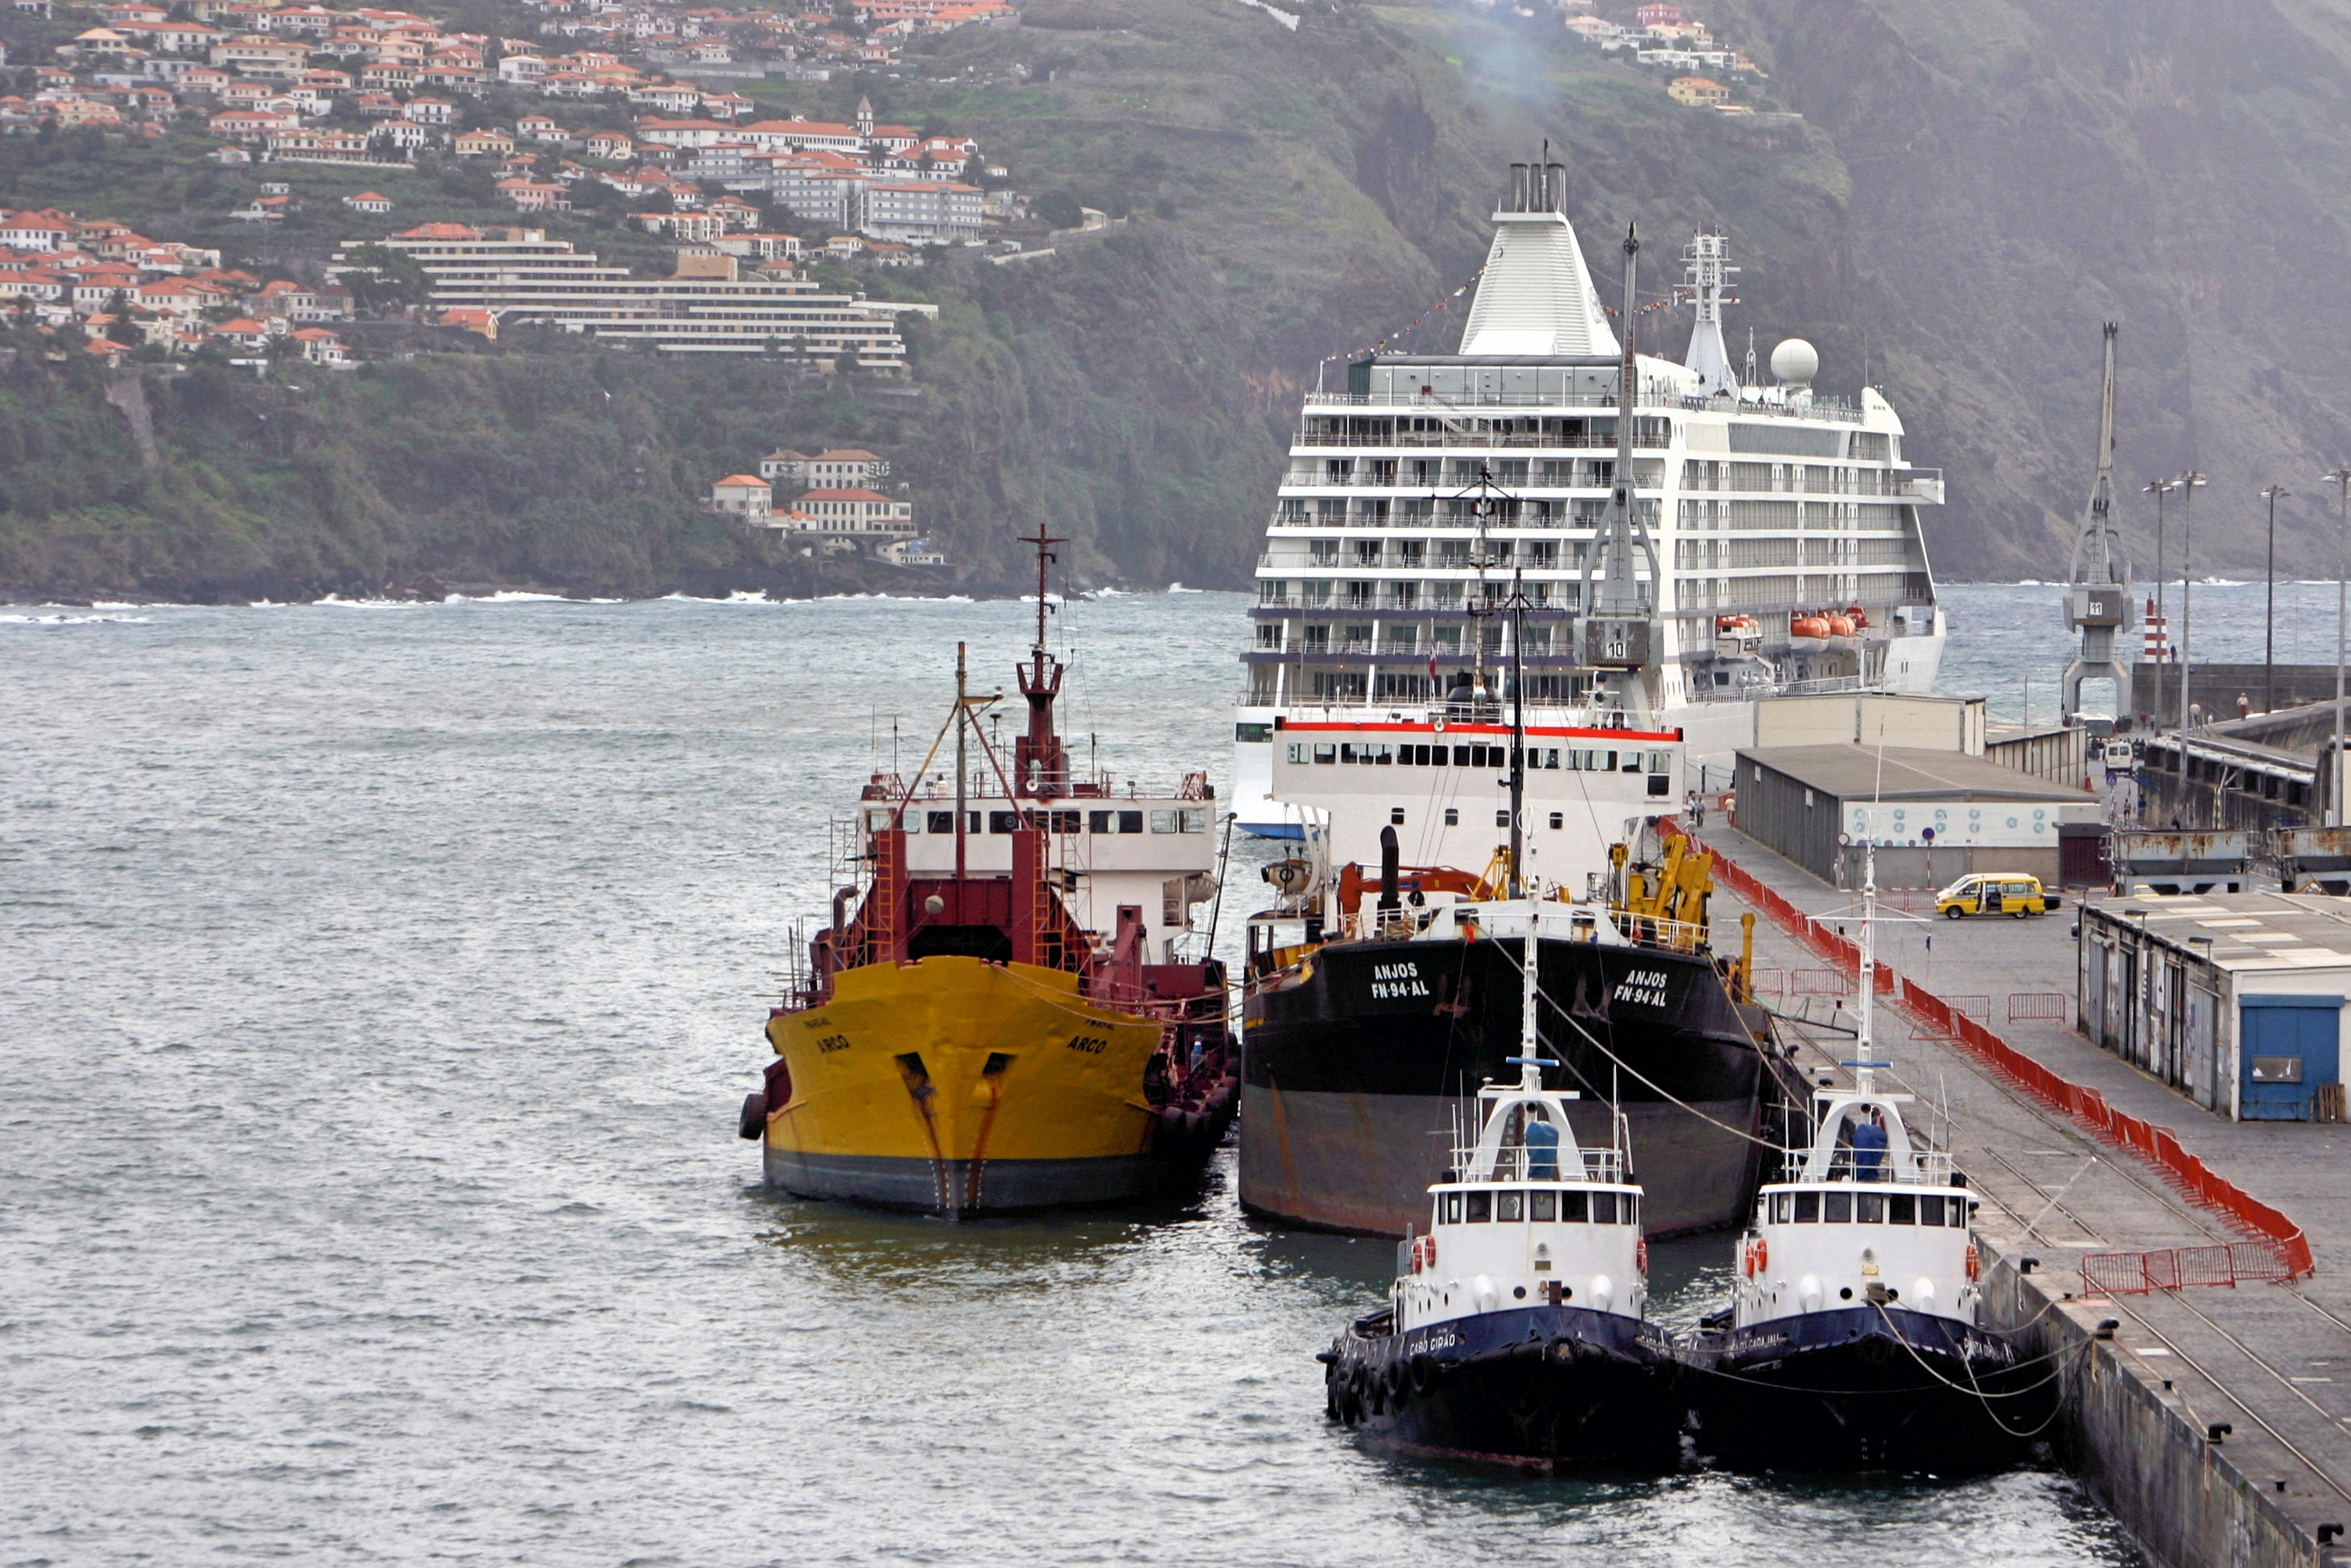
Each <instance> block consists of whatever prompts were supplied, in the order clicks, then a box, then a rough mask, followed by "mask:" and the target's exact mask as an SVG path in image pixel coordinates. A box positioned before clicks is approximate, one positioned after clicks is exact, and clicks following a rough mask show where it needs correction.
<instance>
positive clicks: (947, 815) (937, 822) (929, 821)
mask: <svg viewBox="0 0 2351 1568" xmlns="http://www.w3.org/2000/svg"><path fill="white" fill-rule="evenodd" d="M923 815H924V817H925V819H926V820H925V822H924V823H923V829H924V831H925V832H932V833H952V832H954V831H955V813H954V812H953V811H925V813H923Z"/></svg>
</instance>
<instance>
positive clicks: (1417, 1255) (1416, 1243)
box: [1412, 1237, 1422, 1274]
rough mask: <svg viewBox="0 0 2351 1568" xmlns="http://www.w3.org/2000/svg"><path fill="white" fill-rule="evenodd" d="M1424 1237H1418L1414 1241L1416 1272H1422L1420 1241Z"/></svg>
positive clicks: (1413, 1250) (1413, 1261)
mask: <svg viewBox="0 0 2351 1568" xmlns="http://www.w3.org/2000/svg"><path fill="white" fill-rule="evenodd" d="M1421 1240H1422V1238H1418V1237H1416V1238H1414V1239H1413V1243H1412V1271H1413V1272H1414V1273H1416V1274H1417V1273H1419V1272H1420V1243H1421Z"/></svg>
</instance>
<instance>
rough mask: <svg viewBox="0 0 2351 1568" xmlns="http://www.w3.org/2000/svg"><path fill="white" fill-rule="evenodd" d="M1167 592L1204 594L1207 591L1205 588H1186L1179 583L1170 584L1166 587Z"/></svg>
mask: <svg viewBox="0 0 2351 1568" xmlns="http://www.w3.org/2000/svg"><path fill="white" fill-rule="evenodd" d="M1167 591H1168V592H1170V593H1206V592H1207V589H1205V588H1186V587H1185V586H1184V585H1183V584H1182V583H1180V582H1171V583H1169V584H1168V585H1167Z"/></svg>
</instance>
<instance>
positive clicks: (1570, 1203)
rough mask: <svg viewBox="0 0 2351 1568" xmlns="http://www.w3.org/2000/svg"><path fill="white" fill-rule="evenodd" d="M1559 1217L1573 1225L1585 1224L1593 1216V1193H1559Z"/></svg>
mask: <svg viewBox="0 0 2351 1568" xmlns="http://www.w3.org/2000/svg"><path fill="white" fill-rule="evenodd" d="M1559 1217H1560V1218H1562V1219H1563V1220H1565V1221H1567V1222H1568V1223H1569V1224H1571V1225H1583V1224H1585V1223H1587V1222H1588V1221H1590V1219H1591V1218H1592V1201H1591V1195H1590V1194H1588V1193H1581V1192H1562V1193H1561V1194H1560V1195H1559Z"/></svg>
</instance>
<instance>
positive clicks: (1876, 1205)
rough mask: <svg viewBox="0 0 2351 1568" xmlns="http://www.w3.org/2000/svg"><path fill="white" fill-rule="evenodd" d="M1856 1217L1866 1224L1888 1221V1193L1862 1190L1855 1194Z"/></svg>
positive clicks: (1881, 1223)
mask: <svg viewBox="0 0 2351 1568" xmlns="http://www.w3.org/2000/svg"><path fill="white" fill-rule="evenodd" d="M1854 1218H1855V1219H1857V1220H1859V1221H1860V1222H1861V1223H1862V1224H1864V1225H1883V1224H1885V1223H1886V1195H1885V1194H1884V1193H1877V1192H1861V1193H1855V1195H1854Z"/></svg>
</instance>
